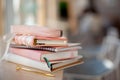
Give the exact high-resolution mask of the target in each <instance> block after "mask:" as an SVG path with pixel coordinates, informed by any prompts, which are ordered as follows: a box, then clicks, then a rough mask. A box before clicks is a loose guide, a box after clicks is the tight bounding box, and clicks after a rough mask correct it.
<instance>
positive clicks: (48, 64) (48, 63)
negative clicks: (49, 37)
mask: <svg viewBox="0 0 120 80" xmlns="http://www.w3.org/2000/svg"><path fill="white" fill-rule="evenodd" d="M43 59H44V60H45V62H46V63H47V66H48V67H49V68H50V70H52V64H51V62H50V61H49V60H48V59H47V58H46V57H43Z"/></svg>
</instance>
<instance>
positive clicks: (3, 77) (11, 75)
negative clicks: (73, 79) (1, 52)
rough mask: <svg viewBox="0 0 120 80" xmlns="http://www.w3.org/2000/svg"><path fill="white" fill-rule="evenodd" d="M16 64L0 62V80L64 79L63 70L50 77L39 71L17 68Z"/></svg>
mask: <svg viewBox="0 0 120 80" xmlns="http://www.w3.org/2000/svg"><path fill="white" fill-rule="evenodd" d="M16 66H17V65H16V64H13V63H10V62H7V61H3V62H1V63H0V80H62V78H63V70H61V71H58V72H55V73H54V75H55V76H54V77H48V76H44V75H41V74H39V73H34V72H28V71H24V70H19V71H18V70H16Z"/></svg>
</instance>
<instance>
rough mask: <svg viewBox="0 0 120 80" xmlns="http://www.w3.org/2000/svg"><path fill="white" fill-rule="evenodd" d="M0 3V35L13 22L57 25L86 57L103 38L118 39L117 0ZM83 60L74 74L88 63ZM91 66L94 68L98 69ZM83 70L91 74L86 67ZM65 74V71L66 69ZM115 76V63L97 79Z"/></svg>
mask: <svg viewBox="0 0 120 80" xmlns="http://www.w3.org/2000/svg"><path fill="white" fill-rule="evenodd" d="M0 5H1V6H0V35H3V34H5V33H8V32H9V31H10V26H11V25H14V24H26V25H40V26H45V27H52V28H59V29H62V30H63V32H64V36H65V37H67V38H68V41H69V42H78V43H81V46H82V47H83V50H81V51H80V54H82V55H84V56H85V58H86V59H87V58H89V57H90V56H91V55H92V56H96V53H99V52H100V49H101V45H102V47H104V46H103V44H104V41H105V40H106V39H107V40H108V42H112V43H114V42H116V39H118V40H119V38H120V9H119V8H120V0H0ZM109 36H111V37H109ZM108 37H109V38H108ZM106 45H107V44H106ZM110 46H112V44H111V45H110ZM112 49H113V46H112ZM103 52H105V51H103ZM113 53H114V52H113ZM85 63H88V64H87V65H84V64H83V65H82V66H83V67H80V66H81V65H80V66H79V67H77V68H76V70H75V71H76V72H74V73H75V74H77V70H81V69H84V67H85V66H89V62H87V60H86V62H85ZM96 63H97V62H96ZM97 64H99V63H97ZM93 66H94V65H93ZM95 67H96V69H97V70H100V68H102V67H100V66H99V67H100V68H99V67H98V66H95ZM71 70H72V69H71ZM86 72H89V73H92V71H89V70H86ZM65 73H66V74H67V73H69V70H66V71H65ZM78 74H80V73H78ZM84 75H85V74H84ZM68 76H69V75H68ZM119 76H120V66H118V65H117V67H116V69H114V70H113V71H112V72H110V73H109V74H107V75H105V76H102V77H101V78H100V80H120V77H119ZM64 79H65V80H93V79H90V78H89V79H83V78H79V79H78V78H74V79H73V78H72V79H67V77H66V76H64ZM95 80H97V79H95Z"/></svg>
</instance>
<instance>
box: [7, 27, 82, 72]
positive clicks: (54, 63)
mask: <svg viewBox="0 0 120 80" xmlns="http://www.w3.org/2000/svg"><path fill="white" fill-rule="evenodd" d="M11 33H14V34H15V36H14V38H13V40H12V42H11V44H10V50H9V51H10V53H9V54H8V55H7V57H6V60H7V61H10V62H13V63H16V64H21V65H24V66H28V67H31V68H35V69H40V70H43V71H48V72H54V71H57V70H60V69H65V68H67V67H71V66H74V65H77V64H80V63H82V62H83V57H82V55H78V49H81V46H80V43H68V42H67V38H66V37H63V36H62V30H59V29H51V28H46V27H39V26H26V25H14V26H12V27H11Z"/></svg>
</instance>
